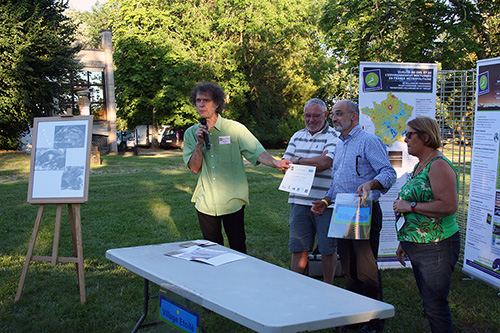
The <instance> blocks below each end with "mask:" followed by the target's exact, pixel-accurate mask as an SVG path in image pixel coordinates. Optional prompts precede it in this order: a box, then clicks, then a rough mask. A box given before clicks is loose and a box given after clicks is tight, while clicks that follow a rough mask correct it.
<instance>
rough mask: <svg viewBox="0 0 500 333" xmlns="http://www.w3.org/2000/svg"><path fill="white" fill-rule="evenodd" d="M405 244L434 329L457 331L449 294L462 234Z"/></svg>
mask: <svg viewBox="0 0 500 333" xmlns="http://www.w3.org/2000/svg"><path fill="white" fill-rule="evenodd" d="M401 246H402V247H403V250H404V251H405V252H406V254H407V255H408V256H409V257H410V261H411V267H412V268H413V274H414V275H415V281H416V282H417V286H418V291H419V292H420V296H421V297H422V304H423V306H424V312H425V315H426V316H427V319H428V320H429V324H430V326H431V332H433V333H434V332H437V333H447V332H453V320H452V319H451V311H450V306H449V303H448V294H449V293H450V286H451V275H452V273H453V270H454V268H455V264H456V263H457V261H458V257H459V255H460V234H459V233H458V232H456V233H455V234H454V235H453V236H451V237H449V238H446V239H444V240H442V241H440V242H436V243H411V242H401Z"/></svg>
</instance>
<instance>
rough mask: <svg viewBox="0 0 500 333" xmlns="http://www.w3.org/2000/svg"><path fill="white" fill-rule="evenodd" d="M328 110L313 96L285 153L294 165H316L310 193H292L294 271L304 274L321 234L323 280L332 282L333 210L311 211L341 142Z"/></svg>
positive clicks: (322, 191) (334, 261)
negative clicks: (329, 231) (303, 123)
mask: <svg viewBox="0 0 500 333" xmlns="http://www.w3.org/2000/svg"><path fill="white" fill-rule="evenodd" d="M327 116H328V111H327V110H326V105H325V103H324V102H323V101H322V100H320V99H318V98H313V99H311V100H309V101H308V102H307V103H306V104H305V106H304V122H305V125H306V127H305V128H304V129H302V130H300V131H297V132H296V133H295V134H294V135H293V136H292V138H291V139H290V142H289V144H288V147H287V149H286V151H285V154H284V155H283V157H284V158H288V159H289V160H291V161H292V163H295V164H304V165H312V166H315V167H316V173H315V175H314V180H313V184H312V187H311V191H310V192H309V193H308V195H300V194H295V193H290V196H289V197H288V203H290V204H292V207H291V210H290V218H289V223H290V243H289V249H290V252H291V253H292V267H291V269H292V271H294V272H298V273H301V274H303V273H304V270H305V268H306V265H307V261H308V260H307V259H308V254H309V251H312V250H313V247H314V240H315V238H316V234H318V250H319V252H320V253H321V268H322V271H323V281H325V282H326V283H330V284H331V283H332V282H333V278H334V275H335V267H336V266H337V241H336V239H335V238H329V237H328V227H329V225H330V219H331V214H332V209H328V210H327V212H326V213H325V214H323V215H322V216H316V215H315V214H313V213H312V212H311V206H312V202H313V201H316V200H320V199H321V198H323V195H324V194H325V192H326V191H327V190H328V188H329V187H330V181H331V174H332V160H333V151H334V150H335V146H336V145H337V143H338V142H339V141H340V140H339V139H338V136H339V134H338V133H337V132H335V130H334V129H333V128H332V127H330V126H329V125H328V122H327Z"/></svg>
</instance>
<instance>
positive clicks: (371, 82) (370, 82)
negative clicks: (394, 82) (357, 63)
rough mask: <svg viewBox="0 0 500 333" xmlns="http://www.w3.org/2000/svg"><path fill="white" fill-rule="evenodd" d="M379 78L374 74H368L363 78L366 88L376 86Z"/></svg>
mask: <svg viewBox="0 0 500 333" xmlns="http://www.w3.org/2000/svg"><path fill="white" fill-rule="evenodd" d="M378 81H379V77H378V75H377V74H375V73H368V74H367V75H366V77H365V83H366V85H367V86H368V87H375V86H376V85H377V84H378Z"/></svg>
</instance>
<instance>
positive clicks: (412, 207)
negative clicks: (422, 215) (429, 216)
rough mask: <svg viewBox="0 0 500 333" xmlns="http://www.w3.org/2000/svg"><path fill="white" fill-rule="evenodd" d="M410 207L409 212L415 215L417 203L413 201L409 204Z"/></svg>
mask: <svg viewBox="0 0 500 333" xmlns="http://www.w3.org/2000/svg"><path fill="white" fill-rule="evenodd" d="M410 207H411V212H412V213H413V214H415V213H416V212H415V207H417V203H416V202H415V201H413V202H412V203H411V204H410Z"/></svg>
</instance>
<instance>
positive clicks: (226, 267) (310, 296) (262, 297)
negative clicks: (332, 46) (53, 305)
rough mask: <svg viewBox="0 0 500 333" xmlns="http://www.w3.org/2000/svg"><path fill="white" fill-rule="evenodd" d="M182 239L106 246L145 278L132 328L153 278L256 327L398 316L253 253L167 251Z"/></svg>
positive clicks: (286, 328)
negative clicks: (234, 256) (222, 257)
mask: <svg viewBox="0 0 500 333" xmlns="http://www.w3.org/2000/svg"><path fill="white" fill-rule="evenodd" d="M182 243H185V242H180V243H165V244H157V245H147V246H137V247H128V248H120V249H111V250H108V251H106V258H107V259H109V260H111V261H113V262H115V263H117V264H118V265H120V266H122V267H124V268H126V269H128V270H130V271H131V272H133V273H135V274H137V275H140V276H141V277H143V278H144V302H145V304H144V309H145V310H144V313H143V316H142V317H141V319H140V320H139V322H138V323H137V325H136V327H135V328H134V331H136V330H137V329H139V328H140V327H141V325H142V322H143V320H144V317H145V316H146V314H147V301H148V298H149V295H148V284H149V281H151V282H153V283H155V284H157V285H159V286H161V287H163V288H165V289H167V290H168V291H171V292H174V293H175V294H177V295H180V296H181V297H184V298H186V299H187V300H190V301H193V302H195V303H197V304H199V305H201V306H202V307H204V308H206V309H208V310H211V311H213V312H216V313H218V314H220V315H221V316H224V317H226V318H229V319H230V320H233V321H235V322H237V323H239V324H241V325H243V326H246V327H248V328H250V329H252V330H254V331H257V332H300V331H313V330H319V329H324V328H330V327H339V326H345V325H350V324H356V323H362V322H367V321H369V320H371V319H375V318H379V319H384V318H390V317H393V316H394V307H393V306H392V305H390V304H387V303H384V302H380V301H377V300H374V299H371V298H367V297H364V296H361V295H358V294H355V293H352V292H350V291H347V290H345V289H342V288H339V287H336V286H334V285H329V284H327V283H324V282H322V281H319V280H316V279H313V278H310V277H307V276H304V275H301V274H298V273H295V272H292V271H290V270H288V269H284V268H282V267H279V266H276V265H273V264H270V263H268V262H265V261H262V260H260V259H257V258H254V257H252V256H249V255H245V258H244V259H242V260H238V261H233V262H230V263H226V264H223V265H220V266H211V265H208V264H205V263H200V262H196V261H187V260H183V259H179V258H174V257H170V256H166V255H165V253H167V252H171V251H174V250H176V249H180V248H181V247H180V244H182ZM210 248H211V249H214V250H224V251H231V252H235V251H233V250H231V249H228V248H226V247H223V246H220V245H216V246H211V247H210ZM236 253H238V252H236Z"/></svg>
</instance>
